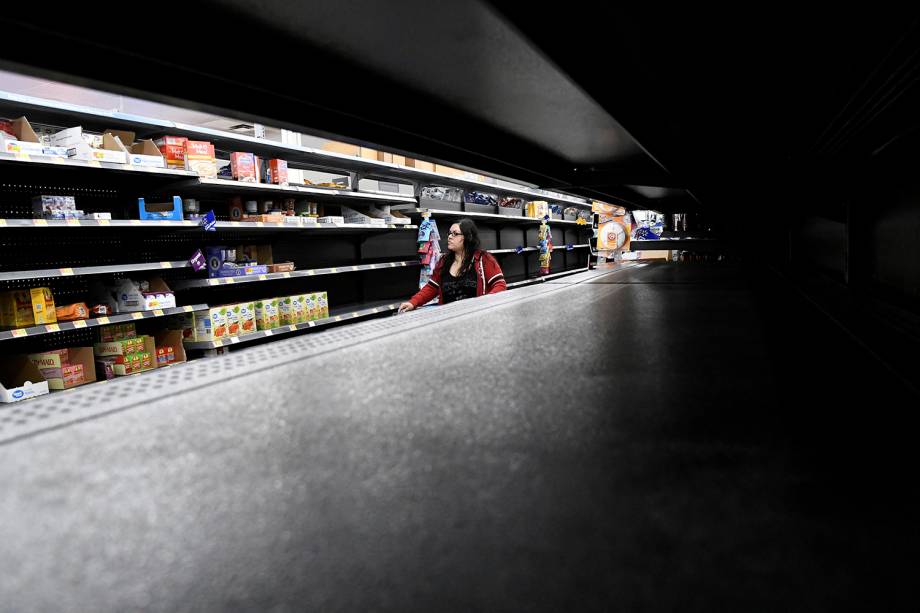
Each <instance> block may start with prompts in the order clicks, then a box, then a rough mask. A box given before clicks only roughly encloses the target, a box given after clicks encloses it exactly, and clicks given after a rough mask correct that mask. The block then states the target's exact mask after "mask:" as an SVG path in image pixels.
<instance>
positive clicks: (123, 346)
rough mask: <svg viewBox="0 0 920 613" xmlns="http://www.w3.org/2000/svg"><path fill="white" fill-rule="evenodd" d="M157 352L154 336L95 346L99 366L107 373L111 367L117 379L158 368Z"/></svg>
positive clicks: (94, 351) (94, 350)
mask: <svg viewBox="0 0 920 613" xmlns="http://www.w3.org/2000/svg"><path fill="white" fill-rule="evenodd" d="M156 352H157V349H156V340H155V339H154V338H153V337H152V336H138V337H135V338H129V339H125V340H120V341H111V342H107V343H96V344H95V345H93V353H94V354H95V357H96V363H97V365H99V366H100V367H101V368H103V369H105V370H106V371H108V370H109V368H110V367H111V370H112V372H113V374H114V375H115V376H116V377H123V376H125V375H130V374H134V373H136V372H141V371H144V370H151V369H153V368H156V367H157V363H156Z"/></svg>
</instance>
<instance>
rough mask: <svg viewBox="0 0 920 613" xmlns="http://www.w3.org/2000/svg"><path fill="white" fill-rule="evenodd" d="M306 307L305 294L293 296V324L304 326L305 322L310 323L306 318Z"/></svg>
mask: <svg viewBox="0 0 920 613" xmlns="http://www.w3.org/2000/svg"><path fill="white" fill-rule="evenodd" d="M306 306H307V305H306V300H304V297H303V294H297V295H294V296H291V311H292V319H293V321H292V322H291V323H294V324H302V323H304V322H305V321H309V320H308V319H307V318H306V317H305V316H304V312H305V309H306Z"/></svg>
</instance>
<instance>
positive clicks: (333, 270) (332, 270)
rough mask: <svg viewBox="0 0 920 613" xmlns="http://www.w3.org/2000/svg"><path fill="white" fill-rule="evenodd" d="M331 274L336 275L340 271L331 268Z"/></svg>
mask: <svg viewBox="0 0 920 613" xmlns="http://www.w3.org/2000/svg"><path fill="white" fill-rule="evenodd" d="M329 272H330V273H332V274H335V273H337V272H339V271H338V269H337V268H330V269H329Z"/></svg>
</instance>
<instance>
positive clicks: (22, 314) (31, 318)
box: [0, 289, 35, 328]
mask: <svg viewBox="0 0 920 613" xmlns="http://www.w3.org/2000/svg"><path fill="white" fill-rule="evenodd" d="M0 321H2V324H3V327H4V328H27V327H29V326H34V325H35V314H34V312H33V310H32V296H31V294H30V292H29V291H28V290H24V289H17V290H12V291H8V292H3V294H0Z"/></svg>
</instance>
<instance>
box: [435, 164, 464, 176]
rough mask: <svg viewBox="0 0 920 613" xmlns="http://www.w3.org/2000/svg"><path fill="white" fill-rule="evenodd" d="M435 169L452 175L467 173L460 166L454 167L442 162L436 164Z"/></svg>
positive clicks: (439, 172) (443, 173)
mask: <svg viewBox="0 0 920 613" xmlns="http://www.w3.org/2000/svg"><path fill="white" fill-rule="evenodd" d="M434 171H435V172H436V173H438V174H442V175H448V176H451V177H463V176H464V174H465V173H464V172H463V171H462V170H460V169H459V168H453V167H451V166H444V165H442V164H435V165H434Z"/></svg>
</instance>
